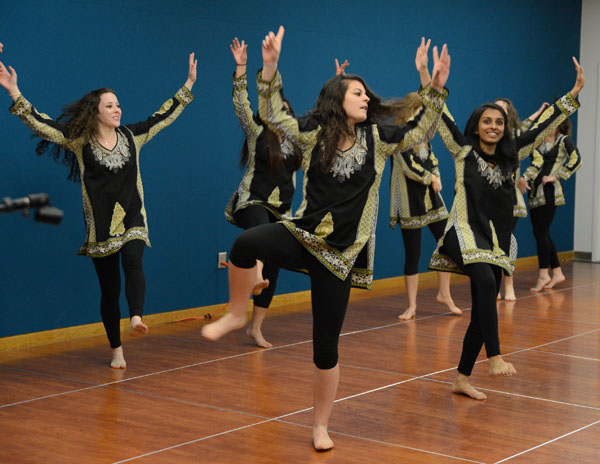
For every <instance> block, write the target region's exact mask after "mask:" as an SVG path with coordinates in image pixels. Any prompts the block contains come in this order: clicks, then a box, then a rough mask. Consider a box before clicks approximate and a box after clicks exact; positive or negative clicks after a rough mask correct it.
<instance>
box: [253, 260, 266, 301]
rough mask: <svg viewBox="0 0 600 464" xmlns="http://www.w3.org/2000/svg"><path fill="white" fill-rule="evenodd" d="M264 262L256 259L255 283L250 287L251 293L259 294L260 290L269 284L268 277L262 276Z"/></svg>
mask: <svg viewBox="0 0 600 464" xmlns="http://www.w3.org/2000/svg"><path fill="white" fill-rule="evenodd" d="M263 267H264V264H263V262H262V261H260V260H258V259H257V260H256V283H255V284H254V287H253V288H252V294H253V295H260V294H261V293H262V291H263V290H264V289H265V288H267V287H268V286H269V279H265V278H263V275H262V270H263Z"/></svg>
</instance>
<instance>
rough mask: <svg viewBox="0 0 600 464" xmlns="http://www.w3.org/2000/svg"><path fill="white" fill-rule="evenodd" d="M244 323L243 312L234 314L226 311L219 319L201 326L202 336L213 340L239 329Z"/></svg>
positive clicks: (244, 315) (244, 316)
mask: <svg viewBox="0 0 600 464" xmlns="http://www.w3.org/2000/svg"><path fill="white" fill-rule="evenodd" d="M245 325H246V314H245V313H244V314H242V315H241V316H234V315H233V314H231V313H227V314H225V315H224V316H223V317H222V318H221V319H219V320H217V321H215V322H211V323H210V324H206V325H205V326H204V327H202V336H203V337H204V338H206V339H208V340H210V341H213V342H214V341H216V340H218V339H219V338H221V337H222V336H223V335H225V334H228V333H229V332H231V331H232V330H235V329H241V328H242V327H244V326H245Z"/></svg>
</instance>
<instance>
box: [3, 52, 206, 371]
mask: <svg viewBox="0 0 600 464" xmlns="http://www.w3.org/2000/svg"><path fill="white" fill-rule="evenodd" d="M195 81H196V60H195V59H194V54H193V53H191V54H190V56H189V70H188V77H187V81H186V82H185V85H184V86H183V87H181V89H179V90H178V91H177V93H176V94H175V96H174V97H172V98H170V99H169V100H167V101H166V102H164V103H163V105H162V106H161V107H160V109H159V110H158V111H157V112H155V113H154V114H153V115H152V116H151V117H150V118H148V119H147V120H146V121H143V122H139V123H137V124H128V125H123V126H121V107H120V105H119V101H118V99H117V97H116V95H115V93H114V91H113V90H111V89H109V88H101V89H98V90H94V91H92V92H89V93H88V94H86V95H84V96H83V97H82V98H81V99H80V100H78V101H76V102H73V103H71V104H69V105H67V106H66V107H65V110H64V112H63V114H62V115H61V116H60V117H59V118H58V119H57V120H56V121H54V120H52V119H51V118H50V117H49V116H47V115H46V114H43V113H40V112H38V111H37V109H36V108H35V107H34V106H33V105H32V104H31V103H30V102H29V101H27V100H26V99H25V97H23V96H22V95H21V92H20V91H19V88H18V86H17V73H16V72H15V70H14V69H13V68H11V67H9V69H8V70H7V69H6V67H5V66H4V65H3V64H2V63H1V62H0V85H2V87H4V88H5V89H6V90H7V91H8V93H9V95H10V96H11V98H12V100H13V105H12V106H11V108H10V111H11V112H12V113H14V114H15V115H16V116H18V117H19V118H21V120H22V121H23V122H24V123H25V125H27V127H29V128H30V129H31V130H32V131H33V132H34V133H35V134H37V135H39V136H40V137H41V138H42V139H43V140H42V141H41V142H40V143H39V144H38V147H37V152H38V154H42V153H44V152H45V151H46V149H48V148H49V146H50V145H51V144H52V145H53V146H54V158H55V159H59V158H60V157H61V155H62V156H64V158H63V162H64V164H67V165H69V166H70V168H71V172H70V175H69V178H71V179H73V180H76V181H77V180H79V181H81V193H82V197H83V213H84V219H85V226H86V238H85V242H84V243H83V245H82V246H81V249H80V250H79V254H81V255H85V256H89V257H90V258H92V259H93V263H94V267H95V269H96V273H97V275H98V280H99V282H100V290H101V293H102V298H101V303H100V312H101V315H102V322H103V323H104V327H105V329H106V334H107V336H108V340H109V342H110V346H111V348H112V361H111V367H113V368H125V366H126V362H125V358H124V356H123V347H122V345H121V336H120V319H121V314H120V308H119V295H120V293H121V275H120V271H119V256H120V257H121V260H122V267H123V271H124V273H125V296H126V297H127V302H128V304H129V314H130V318H131V330H130V332H131V333H132V334H134V335H135V334H143V333H146V332H147V330H148V327H147V326H146V325H145V324H144V323H143V322H142V314H143V310H144V298H145V287H146V281H145V277H144V272H143V269H142V254H143V251H144V246H145V245H148V246H150V241H149V238H148V222H147V218H146V208H145V207H144V191H143V188H142V179H141V175H140V165H139V155H140V149H141V148H142V147H143V146H144V145H145V144H146V143H148V142H149V141H150V140H151V139H152V138H153V137H154V136H155V135H156V134H157V133H158V132H159V131H161V130H162V129H164V128H165V127H167V126H168V125H169V124H171V123H172V122H173V121H174V120H175V119H176V118H177V117H178V116H179V115H180V114H181V112H182V111H183V108H185V106H186V105H187V104H188V103H189V102H191V101H192V99H193V96H192V94H191V89H192V86H193V85H194V82H195ZM63 120H64V122H63Z"/></svg>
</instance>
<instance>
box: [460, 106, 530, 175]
mask: <svg viewBox="0 0 600 464" xmlns="http://www.w3.org/2000/svg"><path fill="white" fill-rule="evenodd" d="M488 109H492V110H498V111H500V113H501V114H502V117H503V118H504V135H503V136H502V138H501V139H500V141H499V142H498V143H497V144H496V153H495V154H494V161H496V163H497V164H498V166H500V169H501V170H502V172H503V173H504V174H505V175H511V174H512V173H513V172H514V170H515V169H516V167H517V165H518V155H517V149H516V147H515V143H514V140H513V137H512V131H511V130H510V129H509V126H508V124H507V119H508V118H507V116H506V112H505V111H504V110H503V109H502V107H501V106H499V105H497V104H496V103H484V104H483V105H481V106H480V107H479V108H475V110H474V111H473V113H471V116H470V117H469V120H468V121H467V124H466V126H465V131H464V135H465V137H466V138H467V140H468V142H469V144H470V145H472V146H473V148H474V149H475V150H476V151H477V152H478V153H479V154H483V155H484V156H485V155H486V154H485V152H484V151H483V150H482V149H481V145H480V143H479V134H478V133H477V132H478V128H479V120H480V119H481V116H482V115H483V113H484V111H485V110H488Z"/></svg>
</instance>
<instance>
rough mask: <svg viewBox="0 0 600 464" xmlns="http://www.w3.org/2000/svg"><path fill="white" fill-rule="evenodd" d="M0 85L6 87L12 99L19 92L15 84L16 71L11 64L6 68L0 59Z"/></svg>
mask: <svg viewBox="0 0 600 464" xmlns="http://www.w3.org/2000/svg"><path fill="white" fill-rule="evenodd" d="M0 85H1V86H2V87H4V88H5V89H6V91H7V92H8V94H9V95H10V96H11V97H12V99H13V100H16V99H17V98H18V97H19V95H20V94H21V92H19V87H18V86H17V71H15V70H14V69H13V68H12V66H9V67H8V69H6V66H4V63H2V61H0Z"/></svg>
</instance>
